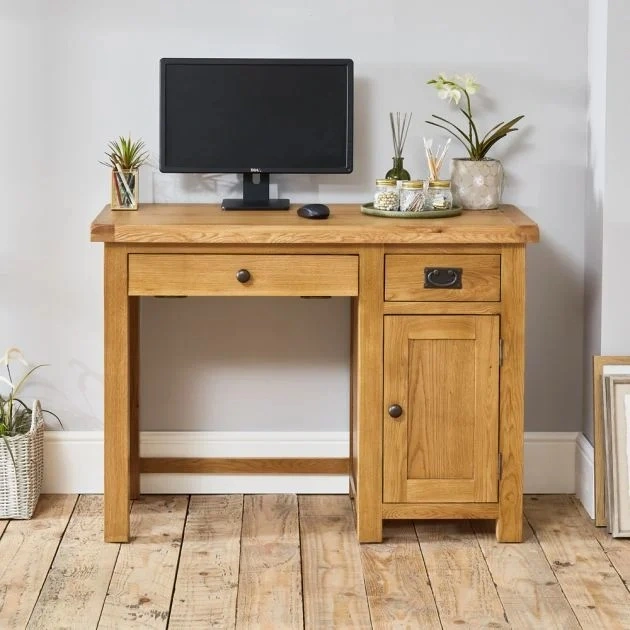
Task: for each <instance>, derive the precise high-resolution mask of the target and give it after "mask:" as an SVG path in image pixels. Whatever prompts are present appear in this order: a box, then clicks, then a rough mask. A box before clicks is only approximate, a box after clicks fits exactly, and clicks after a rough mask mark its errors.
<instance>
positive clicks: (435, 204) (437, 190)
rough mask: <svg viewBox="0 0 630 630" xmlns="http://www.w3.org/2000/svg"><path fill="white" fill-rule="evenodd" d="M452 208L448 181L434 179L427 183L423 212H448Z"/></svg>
mask: <svg viewBox="0 0 630 630" xmlns="http://www.w3.org/2000/svg"><path fill="white" fill-rule="evenodd" d="M452 207H453V193H452V192H451V180H450V179H434V180H433V181H430V182H429V188H428V190H427V199H426V203H425V210H450V209H451V208H452Z"/></svg>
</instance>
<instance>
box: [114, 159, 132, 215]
mask: <svg viewBox="0 0 630 630" xmlns="http://www.w3.org/2000/svg"><path fill="white" fill-rule="evenodd" d="M111 208H112V210H137V209H138V169H132V170H124V169H120V170H118V169H115V168H113V169H112V203H111Z"/></svg>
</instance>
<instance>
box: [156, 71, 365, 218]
mask: <svg viewBox="0 0 630 630" xmlns="http://www.w3.org/2000/svg"><path fill="white" fill-rule="evenodd" d="M352 125H353V62H352V60H351V59H161V60H160V170H161V171H163V172H167V173H243V198H242V199H224V200H223V204H222V206H223V208H224V209H286V208H288V207H289V200H288V199H269V174H270V173H350V172H352Z"/></svg>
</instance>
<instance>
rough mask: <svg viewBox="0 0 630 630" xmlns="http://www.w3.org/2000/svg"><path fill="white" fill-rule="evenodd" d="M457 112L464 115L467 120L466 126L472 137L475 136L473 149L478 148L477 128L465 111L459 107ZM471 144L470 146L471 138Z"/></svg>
mask: <svg viewBox="0 0 630 630" xmlns="http://www.w3.org/2000/svg"><path fill="white" fill-rule="evenodd" d="M459 111H460V112H461V113H462V114H464V116H466V118H468V124H469V125H470V128H471V129H472V131H473V133H474V135H475V147H479V135H478V134H477V126H476V125H475V123H474V121H473V119H472V116H471V115H470V114H469V113H468V112H467V111H466V110H465V109H462V108H461V107H460V108H459ZM471 144H472V137H471Z"/></svg>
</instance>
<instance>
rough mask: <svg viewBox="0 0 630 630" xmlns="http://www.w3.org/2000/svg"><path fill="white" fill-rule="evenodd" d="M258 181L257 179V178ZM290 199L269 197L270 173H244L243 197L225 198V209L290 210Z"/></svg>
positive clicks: (222, 206) (223, 202)
mask: <svg viewBox="0 0 630 630" xmlns="http://www.w3.org/2000/svg"><path fill="white" fill-rule="evenodd" d="M254 178H256V180H257V181H255V179H254ZM289 204H290V201H289V200H288V199H269V173H243V198H242V199H224V200H223V201H222V202H221V208H223V210H288V209H289Z"/></svg>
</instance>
